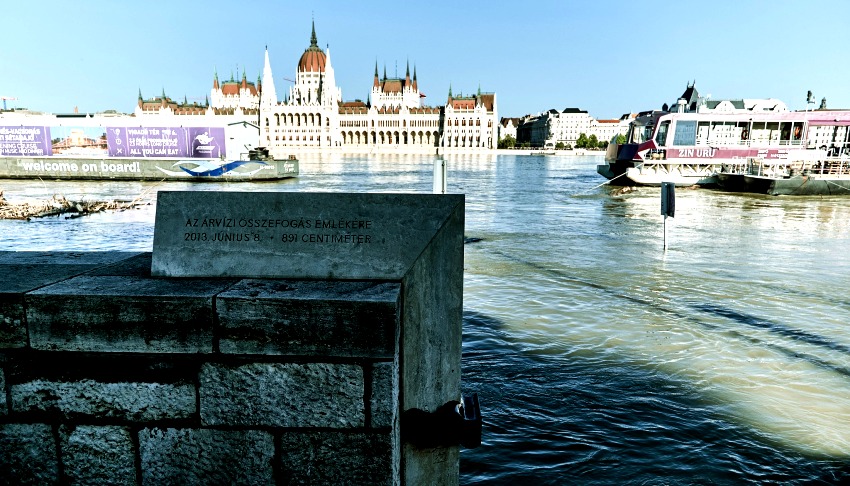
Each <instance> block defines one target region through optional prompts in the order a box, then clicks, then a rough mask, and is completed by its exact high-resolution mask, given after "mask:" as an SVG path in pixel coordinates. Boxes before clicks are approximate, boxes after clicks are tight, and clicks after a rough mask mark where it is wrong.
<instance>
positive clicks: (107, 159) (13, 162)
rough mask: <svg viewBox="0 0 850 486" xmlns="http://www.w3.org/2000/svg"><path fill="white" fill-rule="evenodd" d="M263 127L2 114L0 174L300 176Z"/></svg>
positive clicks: (217, 121) (216, 121)
mask: <svg viewBox="0 0 850 486" xmlns="http://www.w3.org/2000/svg"><path fill="white" fill-rule="evenodd" d="M259 133H260V129H259V126H257V125H256V124H254V123H251V122H249V121H247V120H244V119H241V120H240V119H234V118H232V117H221V116H215V117H204V116H198V117H181V118H177V117H136V116H132V115H113V114H99V115H95V114H68V115H52V114H42V113H29V112H25V113H18V112H2V113H0V179H42V180H44V179H50V180H140V181H223V180H224V181H233V182H243V181H274V180H281V179H287V178H292V177H297V176H298V173H299V164H298V160H297V159H296V158H295V157H294V156H288V157H284V158H281V159H278V158H275V157H273V156H272V155H271V154H270V153H269V151H268V149H266V148H265V147H261V146H258V141H259Z"/></svg>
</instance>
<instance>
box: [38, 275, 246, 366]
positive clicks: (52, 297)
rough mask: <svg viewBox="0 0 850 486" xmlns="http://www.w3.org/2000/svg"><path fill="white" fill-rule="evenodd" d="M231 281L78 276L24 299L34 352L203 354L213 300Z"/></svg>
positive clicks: (207, 346) (207, 345)
mask: <svg viewBox="0 0 850 486" xmlns="http://www.w3.org/2000/svg"><path fill="white" fill-rule="evenodd" d="M234 283H236V280H233V279H216V280H210V279H192V280H166V279H153V278H143V277H126V276H80V277H75V278H72V279H69V280H64V281H62V282H59V283H57V284H54V285H51V286H48V287H44V288H42V289H39V290H36V291H34V292H31V293H28V294H26V296H25V302H26V313H27V315H26V318H27V323H28V326H29V335H30V346H31V347H32V348H33V349H44V350H65V351H92V352H149V353H150V352H155V353H204V352H212V347H213V305H212V300H213V296H214V295H216V294H218V293H219V292H221V291H223V290H225V289H227V288H228V287H230V286H232V285H233V284H234Z"/></svg>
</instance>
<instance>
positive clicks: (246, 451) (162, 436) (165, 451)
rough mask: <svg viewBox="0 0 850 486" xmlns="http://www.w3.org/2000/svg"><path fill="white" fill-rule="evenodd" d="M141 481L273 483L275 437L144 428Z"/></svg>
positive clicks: (153, 485) (152, 485) (245, 432)
mask: <svg viewBox="0 0 850 486" xmlns="http://www.w3.org/2000/svg"><path fill="white" fill-rule="evenodd" d="M139 455H140V456H141V467H142V484H143V485H150V486H159V485H162V484H186V485H194V484H263V485H265V484H275V480H274V474H273V469H274V467H273V466H274V464H273V462H274V456H275V448H274V438H273V437H272V435H271V434H269V433H267V432H262V431H258V430H241V431H225V430H211V429H143V430H141V431H139Z"/></svg>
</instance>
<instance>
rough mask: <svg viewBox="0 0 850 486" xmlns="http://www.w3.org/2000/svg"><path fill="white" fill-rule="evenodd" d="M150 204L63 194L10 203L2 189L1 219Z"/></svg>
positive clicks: (80, 213)
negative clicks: (67, 197)
mask: <svg viewBox="0 0 850 486" xmlns="http://www.w3.org/2000/svg"><path fill="white" fill-rule="evenodd" d="M143 204H150V203H147V202H142V201H140V200H139V199H135V200H132V201H70V200H68V199H66V198H65V196H63V195H61V194H56V195H54V196H53V197H52V198H50V199H47V200H37V201H22V202H17V203H10V202H9V201H7V200H6V198H5V196H4V195H3V192H2V191H0V219H17V220H27V221H30V220H31V219H33V218H45V217H48V216H60V215H64V216H65V219H74V218H80V217H82V216H87V215H89V214H94V213H99V212H101V211H109V210H113V211H124V210H127V209H132V208H134V207H137V206H140V205H143Z"/></svg>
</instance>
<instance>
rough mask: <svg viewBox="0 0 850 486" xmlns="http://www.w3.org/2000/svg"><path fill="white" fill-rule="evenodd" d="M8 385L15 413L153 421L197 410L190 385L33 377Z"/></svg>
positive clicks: (182, 415)
mask: <svg viewBox="0 0 850 486" xmlns="http://www.w3.org/2000/svg"><path fill="white" fill-rule="evenodd" d="M10 388H11V392H10V395H11V398H12V411H13V412H15V413H34V414H36V415H38V414H56V413H59V414H61V415H62V416H63V417H66V418H67V417H71V418H80V417H86V418H98V419H104V418H106V419H119V420H126V421H152V420H176V419H186V418H190V417H192V416H193V415H194V414H195V413H196V411H197V405H196V398H195V386H194V385H193V384H182V385H175V384H161V383H102V382H97V381H94V380H81V381H76V382H58V381H48V380H34V381H29V382H26V383H21V384H18V385H12V386H11V387H10Z"/></svg>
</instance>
